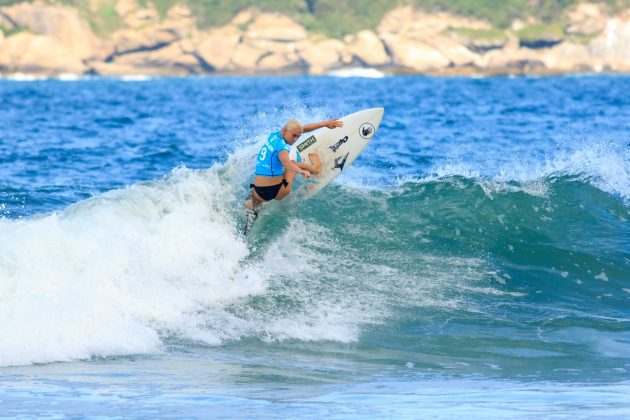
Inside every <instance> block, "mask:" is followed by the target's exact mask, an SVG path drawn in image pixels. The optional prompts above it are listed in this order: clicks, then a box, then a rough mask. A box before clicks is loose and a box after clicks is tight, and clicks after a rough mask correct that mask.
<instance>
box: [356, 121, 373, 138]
mask: <svg viewBox="0 0 630 420" xmlns="http://www.w3.org/2000/svg"><path fill="white" fill-rule="evenodd" d="M375 131H376V130H374V126H373V125H372V124H370V123H363V124H361V127H359V134H360V135H361V137H363V138H364V139H366V140H369V139H371V138H372V137H373V136H374V132H375Z"/></svg>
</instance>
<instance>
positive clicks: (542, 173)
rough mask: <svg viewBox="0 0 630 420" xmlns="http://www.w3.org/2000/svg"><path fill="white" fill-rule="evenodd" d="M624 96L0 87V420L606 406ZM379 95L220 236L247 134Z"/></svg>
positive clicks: (299, 80)
mask: <svg viewBox="0 0 630 420" xmlns="http://www.w3.org/2000/svg"><path fill="white" fill-rule="evenodd" d="M629 88H630V78H628V77H621V76H597V77H590V76H587V77H553V78H491V79H470V78H425V77H407V76H404V77H403V76H400V77H387V78H383V79H359V78H356V79H353V78H351V79H341V78H327V77H321V78H309V77H287V78H255V77H252V78H191V79H154V80H146V81H124V80H114V79H91V80H79V81H74V82H62V81H37V82H16V81H7V80H4V81H0V121H1V122H2V128H1V130H0V132H1V134H0V156H2V165H1V166H0V175H1V176H0V181H1V183H0V207H1V211H2V213H3V215H4V216H3V218H2V219H0V302H2V304H1V305H0V319H2V323H0V366H1V367H0V383H1V384H2V385H1V386H0V406H1V407H2V413H1V415H2V416H8V417H11V416H18V417H29V416H33V417H38V416H44V417H54V418H56V417H77V416H79V417H80V416H104V417H120V416H122V417H127V416H131V417H152V418H153V417H189V418H195V417H208V416H209V415H212V416H217V417H219V416H221V417H244V416H248V417H250V416H251V417H254V416H255V417H260V416H263V417H267V416H268V417H275V416H282V417H286V416H327V417H328V416H330V417H345V416H366V417H383V416H390V417H394V416H396V417H399V416H403V417H418V416H421V417H422V416H431V417H438V418H452V417H454V416H464V415H465V416H470V417H480V418H487V417H489V416H500V417H506V418H512V417H514V418H522V417H525V418H527V417H534V416H539V415H545V416H547V417H566V416H571V417H583V418H592V417H615V418H619V417H620V416H624V415H627V413H628V412H629V410H630V404H629V403H628V401H630V400H629V399H628V395H629V393H630V387H629V382H628V381H629V379H630V378H629V371H630V309H629V308H630V305H629V303H630V223H629V221H628V220H629V219H630V208H629V207H628V205H629V204H630V201H629V200H630V147H629V146H630V143H629V139H630V126H629V125H628V124H627V121H628V120H629V118H630V99H629V97H628V96H627V94H626V92H627V91H628V89H629ZM376 106H383V107H384V108H385V115H384V118H383V121H382V123H381V127H380V129H379V131H378V132H377V134H376V136H375V137H374V139H373V141H372V143H371V144H370V146H369V147H368V148H367V149H366V150H365V152H364V153H363V154H362V155H361V157H360V158H359V159H358V160H357V161H356V162H355V163H354V164H353V166H352V167H350V168H348V169H347V170H346V171H344V174H343V175H342V176H340V177H339V178H338V179H337V181H335V182H334V183H333V184H331V185H330V186H329V187H327V189H326V190H325V191H324V192H323V193H321V194H319V195H317V196H316V197H314V198H313V199H311V200H308V201H300V200H298V199H296V198H293V199H288V200H285V201H283V202H275V203H272V204H270V205H268V206H266V208H265V210H264V212H263V213H262V215H261V217H260V218H259V220H258V221H257V222H256V224H255V226H254V228H253V230H252V231H251V232H250V234H249V235H248V236H247V237H246V238H245V237H243V236H242V235H241V231H242V212H241V206H242V201H243V200H244V198H245V197H246V195H247V192H248V190H247V189H246V186H247V185H248V183H249V181H250V179H251V176H252V173H253V167H254V157H255V155H256V153H257V151H258V149H259V148H260V145H261V144H262V142H264V140H265V139H266V136H267V135H268V133H269V132H271V131H274V130H276V129H277V128H278V127H279V126H281V125H282V123H283V122H284V121H286V120H287V119H290V118H299V119H301V120H303V121H304V122H313V121H316V120H321V119H326V118H332V117H337V116H342V115H344V114H348V113H351V112H354V111H356V110H359V109H363V108H368V107H376Z"/></svg>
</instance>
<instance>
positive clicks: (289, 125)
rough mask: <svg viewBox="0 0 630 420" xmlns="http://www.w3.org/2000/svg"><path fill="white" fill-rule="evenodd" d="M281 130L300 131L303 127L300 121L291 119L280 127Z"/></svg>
mask: <svg viewBox="0 0 630 420" xmlns="http://www.w3.org/2000/svg"><path fill="white" fill-rule="evenodd" d="M282 129H283V130H293V129H299V130H300V131H304V127H303V126H302V123H301V122H299V121H298V120H291V121H288V122H287V123H286V124H285V125H284V127H282Z"/></svg>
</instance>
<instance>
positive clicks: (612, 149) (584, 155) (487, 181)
mask: <svg viewBox="0 0 630 420" xmlns="http://www.w3.org/2000/svg"><path fill="white" fill-rule="evenodd" d="M485 169H486V168H484V167H479V164H475V163H472V162H466V163H463V162H452V161H450V162H446V163H442V164H440V165H438V166H436V167H435V168H433V169H432V171H431V172H432V175H430V176H427V177H424V178H422V181H424V182H427V181H433V180H436V179H440V178H445V177H452V176H462V177H466V178H471V179H478V180H480V182H481V184H483V185H482V188H484V190H485V191H486V193H488V194H490V193H491V192H493V191H502V190H514V191H516V190H519V191H523V192H526V193H528V194H531V195H535V196H545V195H546V194H547V192H548V182H547V181H546V180H548V179H549V178H553V177H558V176H576V177H579V178H580V179H582V180H584V181H587V182H590V183H591V184H592V185H593V186H595V187H597V188H599V189H601V190H602V191H606V192H608V193H612V194H619V195H621V196H622V197H623V198H624V199H630V150H629V149H627V148H623V147H620V146H618V145H615V144H612V143H607V142H591V143H584V142H583V143H580V144H579V145H577V146H571V147H567V148H565V149H562V150H559V151H558V152H556V153H555V154H554V155H553V156H550V157H547V158H546V159H545V160H543V161H540V162H535V161H528V160H527V159H520V160H516V161H510V162H507V163H502V164H500V165H499V168H498V170H497V171H496V173H486V170H485ZM493 169H494V168H493ZM511 181H516V182H518V183H519V184H520V185H518V186H514V185H510V184H509V182H511Z"/></svg>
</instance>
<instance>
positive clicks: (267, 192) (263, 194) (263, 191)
mask: <svg viewBox="0 0 630 420" xmlns="http://www.w3.org/2000/svg"><path fill="white" fill-rule="evenodd" d="M283 185H284V186H285V187H288V186H289V183H288V182H287V180H286V179H283V180H282V182H281V183H279V184H276V185H269V186H267V187H257V186H256V185H254V184H249V188H253V189H254V191H256V194H258V196H259V197H260V198H262V199H263V200H265V201H270V200H273V199H274V198H276V196H277V195H278V191H280V188H282V186H283Z"/></svg>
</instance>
